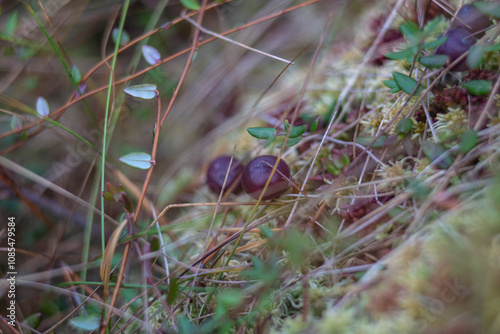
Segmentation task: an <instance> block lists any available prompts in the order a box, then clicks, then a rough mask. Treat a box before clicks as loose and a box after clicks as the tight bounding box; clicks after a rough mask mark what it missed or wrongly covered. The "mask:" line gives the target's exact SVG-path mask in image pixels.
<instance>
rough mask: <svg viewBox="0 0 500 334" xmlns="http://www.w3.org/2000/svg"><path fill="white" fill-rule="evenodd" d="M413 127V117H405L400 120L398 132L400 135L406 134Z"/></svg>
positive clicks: (397, 126)
mask: <svg viewBox="0 0 500 334" xmlns="http://www.w3.org/2000/svg"><path fill="white" fill-rule="evenodd" d="M412 127H413V121H412V119H411V118H403V119H402V120H400V121H399V122H398V125H396V133H397V134H400V135H405V134H407V133H408V132H410V130H411V129H412Z"/></svg>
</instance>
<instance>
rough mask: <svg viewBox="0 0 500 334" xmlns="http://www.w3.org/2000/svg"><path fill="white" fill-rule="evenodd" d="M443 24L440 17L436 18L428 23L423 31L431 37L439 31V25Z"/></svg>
mask: <svg viewBox="0 0 500 334" xmlns="http://www.w3.org/2000/svg"><path fill="white" fill-rule="evenodd" d="M441 22H442V20H441V18H440V17H439V16H438V17H435V18H434V19H432V20H430V21H429V22H427V24H426V25H425V26H424V29H423V32H424V35H425V36H430V35H432V34H435V32H436V29H437V27H438V25H439V24H441Z"/></svg>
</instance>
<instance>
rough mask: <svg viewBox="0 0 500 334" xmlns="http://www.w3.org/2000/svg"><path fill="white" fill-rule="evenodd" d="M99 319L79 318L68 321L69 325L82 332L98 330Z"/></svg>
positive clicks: (91, 317)
mask: <svg viewBox="0 0 500 334" xmlns="http://www.w3.org/2000/svg"><path fill="white" fill-rule="evenodd" d="M100 322H101V317H100V316H97V315H90V316H81V317H76V318H73V319H70V320H69V323H70V324H71V325H72V326H73V327H76V328H78V329H81V330H84V331H93V330H96V329H98V328H99V324H100Z"/></svg>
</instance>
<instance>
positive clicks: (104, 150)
mask: <svg viewBox="0 0 500 334" xmlns="http://www.w3.org/2000/svg"><path fill="white" fill-rule="evenodd" d="M129 4H130V0H125V1H124V4H123V8H122V14H121V17H120V23H119V26H118V38H117V41H120V40H121V38H122V32H123V27H124V25H125V17H126V16H127V11H128V7H129ZM119 47H120V44H119V43H116V44H115V49H114V54H113V58H112V60H111V73H110V74H109V81H108V91H107V96H106V110H105V115H104V129H103V138H102V159H101V193H102V192H103V191H105V185H106V177H105V176H106V153H107V145H106V143H107V136H108V118H109V113H110V109H111V91H112V89H113V81H114V74H115V67H116V58H117V56H118V49H119ZM101 210H102V212H104V197H102V196H101ZM101 247H102V253H103V254H104V250H105V248H106V241H105V238H104V215H101Z"/></svg>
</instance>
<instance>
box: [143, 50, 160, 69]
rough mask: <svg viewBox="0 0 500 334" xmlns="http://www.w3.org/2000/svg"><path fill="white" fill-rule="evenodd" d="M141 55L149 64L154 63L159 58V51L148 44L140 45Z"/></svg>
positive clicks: (158, 60)
mask: <svg viewBox="0 0 500 334" xmlns="http://www.w3.org/2000/svg"><path fill="white" fill-rule="evenodd" d="M142 55H143V56H144V59H146V62H147V63H148V64H149V65H155V64H156V63H158V62H160V60H161V55H160V52H159V51H158V50H156V49H155V48H154V47H152V46H149V45H143V46H142Z"/></svg>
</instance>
